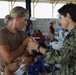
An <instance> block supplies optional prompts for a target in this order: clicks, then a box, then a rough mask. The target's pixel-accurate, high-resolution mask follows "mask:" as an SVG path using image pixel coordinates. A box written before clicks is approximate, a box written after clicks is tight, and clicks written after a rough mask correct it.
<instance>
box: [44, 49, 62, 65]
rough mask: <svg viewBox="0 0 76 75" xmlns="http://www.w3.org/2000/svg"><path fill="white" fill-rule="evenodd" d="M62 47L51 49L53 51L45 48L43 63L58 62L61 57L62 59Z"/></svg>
mask: <svg viewBox="0 0 76 75" xmlns="http://www.w3.org/2000/svg"><path fill="white" fill-rule="evenodd" d="M62 49H63V48H62ZM62 49H61V50H53V51H51V50H47V51H46V53H45V54H44V57H45V59H44V60H45V63H47V64H52V63H55V62H58V63H60V62H61V59H62V53H63V52H62V51H63V50H62Z"/></svg>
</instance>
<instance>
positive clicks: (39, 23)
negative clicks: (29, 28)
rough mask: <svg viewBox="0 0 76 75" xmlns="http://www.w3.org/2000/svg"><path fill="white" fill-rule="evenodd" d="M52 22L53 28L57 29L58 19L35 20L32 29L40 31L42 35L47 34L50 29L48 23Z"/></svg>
mask: <svg viewBox="0 0 76 75" xmlns="http://www.w3.org/2000/svg"><path fill="white" fill-rule="evenodd" d="M52 21H53V22H54V28H55V30H57V27H58V19H36V20H35V21H32V22H33V28H34V30H41V31H42V32H43V33H46V32H47V33H49V31H50V29H49V26H50V24H49V23H50V22H52Z"/></svg>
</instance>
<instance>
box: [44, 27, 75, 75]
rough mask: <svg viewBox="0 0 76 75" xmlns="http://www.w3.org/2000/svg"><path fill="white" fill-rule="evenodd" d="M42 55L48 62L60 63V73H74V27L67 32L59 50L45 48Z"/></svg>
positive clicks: (70, 74)
mask: <svg viewBox="0 0 76 75" xmlns="http://www.w3.org/2000/svg"><path fill="white" fill-rule="evenodd" d="M44 56H45V62H46V63H48V64H51V63H54V62H58V63H60V64H61V66H62V67H61V75H76V27H75V28H74V29H72V30H71V31H70V32H69V33H68V35H67V36H66V38H65V39H64V42H63V47H62V48H61V49H60V50H54V51H50V50H47V51H46V53H45V54H44Z"/></svg>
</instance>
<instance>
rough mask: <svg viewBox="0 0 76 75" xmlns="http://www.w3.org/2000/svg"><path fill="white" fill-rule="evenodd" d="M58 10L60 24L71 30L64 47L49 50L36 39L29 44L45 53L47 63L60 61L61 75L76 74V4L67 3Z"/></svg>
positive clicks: (30, 46)
mask: <svg viewBox="0 0 76 75" xmlns="http://www.w3.org/2000/svg"><path fill="white" fill-rule="evenodd" d="M58 12H59V17H60V20H59V22H60V24H61V25H62V27H63V29H65V30H68V31H69V33H68V34H67V36H66V37H65V39H64V42H63V47H62V48H61V49H60V50H54V51H52V50H47V49H45V48H43V47H41V46H40V45H39V44H38V43H37V42H36V40H34V41H33V40H31V39H30V42H29V43H28V46H29V48H30V49H33V50H35V49H36V50H37V51H40V52H41V53H42V54H44V55H45V61H46V63H48V64H51V63H54V62H58V63H60V64H61V66H62V67H61V75H76V4H73V3H69V4H66V5H64V6H63V7H61V8H60V9H59V10H58ZM38 49H39V50H38Z"/></svg>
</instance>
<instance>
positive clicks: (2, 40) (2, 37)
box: [0, 33, 9, 45]
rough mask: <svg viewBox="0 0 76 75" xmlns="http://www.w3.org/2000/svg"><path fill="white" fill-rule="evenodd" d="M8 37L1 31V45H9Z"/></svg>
mask: <svg viewBox="0 0 76 75" xmlns="http://www.w3.org/2000/svg"><path fill="white" fill-rule="evenodd" d="M8 44H9V42H8V39H7V37H6V36H4V34H2V33H0V45H8Z"/></svg>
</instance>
